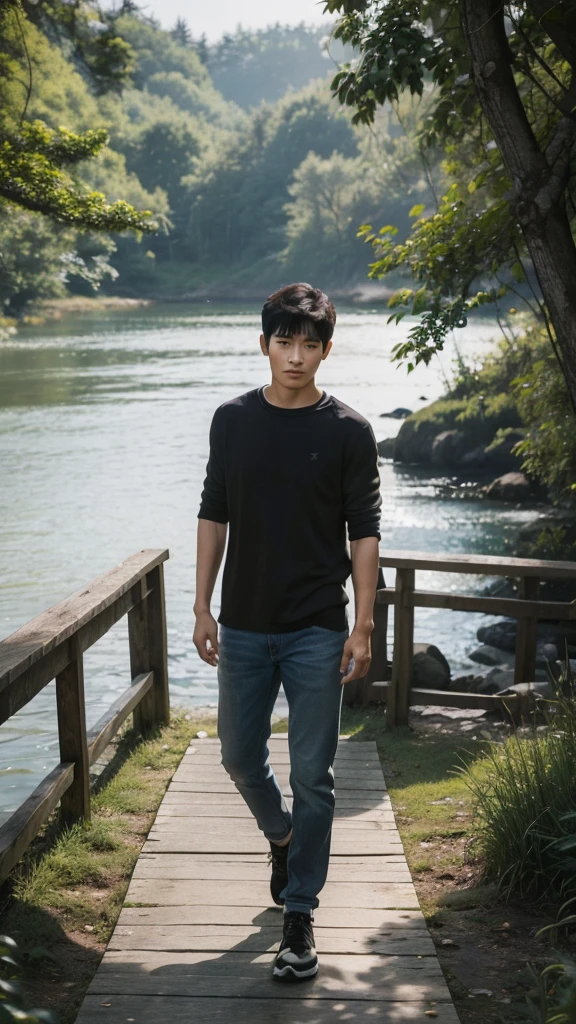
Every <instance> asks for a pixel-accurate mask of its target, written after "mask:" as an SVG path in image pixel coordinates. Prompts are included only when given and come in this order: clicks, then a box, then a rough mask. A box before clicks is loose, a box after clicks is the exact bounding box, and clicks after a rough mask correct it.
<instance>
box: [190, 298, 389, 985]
mask: <svg viewBox="0 0 576 1024" xmlns="http://www.w3.org/2000/svg"><path fill="white" fill-rule="evenodd" d="M335 322H336V313H335V310H334V306H333V305H332V303H331V302H330V300H329V299H328V297H327V296H326V295H325V294H324V293H323V292H321V291H319V289H317V288H312V287H311V286H310V285H309V284H293V285H289V286H287V287H286V288H282V289H280V291H278V292H275V293H274V294H273V295H271V296H270V298H269V299H268V300H267V301H266V303H265V304H264V308H263V310H262V334H261V336H260V347H261V349H262V353H263V354H264V355H265V356H266V357H267V358H268V359H269V361H270V370H271V373H272V380H271V383H270V384H269V385H268V387H262V388H258V389H256V390H254V391H249V392H247V394H244V395H240V397H239V398H235V399H233V400H232V401H230V402H225V403H224V405H221V406H220V408H219V409H217V410H216V412H215V414H214V419H213V421H212V427H211V430H210V458H209V461H208V466H207V476H206V480H205V484H204V490H203V493H202V500H201V505H200V512H199V517H198V518H199V523H198V560H197V581H196V601H195V606H194V612H195V615H196V627H195V630H194V643H195V645H196V647H197V649H198V653H199V654H200V657H201V658H202V659H203V661H205V662H206V663H207V664H208V665H217V666H218V691H219V697H218V733H219V736H220V740H221V743H222V763H223V765H224V767H225V768H226V771H227V772H228V774H229V775H230V777H231V778H232V780H233V781H234V782H235V784H236V787H237V789H238V791H239V792H240V793H241V795H242V796H243V798H244V800H245V801H246V803H247V804H248V806H249V808H250V809H251V811H252V813H253V814H254V817H255V818H256V821H257V823H258V825H259V827H260V828H261V829H262V831H263V833H264V835H265V836H266V838H267V839H268V840H269V842H270V848H271V860H272V879H271V883H270V889H271V894H272V898H273V900H274V902H275V903H277V904H278V905H282V904H284V934H283V938H282V942H281V944H280V951H279V953H278V955H277V957H276V961H275V965H274V975H275V976H276V977H278V978H294V977H295V978H306V977H310V976H311V975H313V974H315V973H316V971H317V970H318V960H317V956H316V952H315V949H314V936H313V931H312V920H313V911H314V908H315V907H317V906H318V902H319V901H318V893H319V892H320V890H321V889H322V887H323V885H324V883H325V881H326V874H327V871H328V858H329V852H330V835H331V829H332V819H333V815H334V775H333V771H332V762H333V760H334V755H335V753H336V746H337V743H338V733H339V724H340V706H341V700H342V683H348V682H350V681H351V680H352V679H358V678H361V677H362V676H364V675H365V674H366V672H367V670H368V667H369V664H370V637H371V633H372V629H373V620H372V609H373V604H374V595H375V592H376V584H377V576H378V541H379V539H380V532H379V522H380V501H381V499H380V481H379V476H378V468H377V450H376V442H375V439H374V434H373V432H372V430H371V428H370V425H369V424H368V423H367V422H366V420H365V419H364V418H363V417H362V416H360V415H359V414H358V413H357V412H354V410H353V409H350V408H349V407H348V406H346V405H344V404H343V403H342V402H340V401H338V399H336V398H334V397H332V396H330V395H328V394H326V393H325V392H322V391H320V390H319V389H318V388H317V387H316V383H315V375H316V372H317V370H318V368H319V366H320V363H321V362H322V361H323V360H324V359H326V358H327V356H328V354H329V352H330V349H331V347H332V340H331V339H332V335H333V332H334V325H335ZM228 524H229V526H230V538H229V541H228V552H227V556H226V564H225V567H224V577H223V583H222V602H221V613H220V616H219V623H220V632H219V636H218V627H217V624H216V621H215V620H214V618H213V616H212V614H211V611H210V602H211V598H212V592H213V589H214V584H215V580H216V576H217V573H218V569H219V566H220V562H221V560H222V556H223V553H224V547H225V544H226V534H227V526H228ZM346 526H347V529H348V538H349V540H350V552H351V557H350V555H349V554H348V550H347V546H346ZM350 571H352V581H353V585H354V595H355V606H356V616H355V625H354V628H353V630H352V633H351V634H350V636H349V635H348V626H347V616H346V604H347V603H348V597H347V595H346V591H345V586H344V585H345V581H346V579H347V577H348V576H349V575H350ZM280 682H282V684H283V687H284V692H285V694H286V699H287V701H288V708H289V718H288V743H289V747H290V785H291V788H292V793H293V796H294V806H293V811H292V813H290V811H289V809H288V807H287V804H286V802H285V800H284V797H283V795H282V793H281V791H280V788H279V786H278V783H277V781H276V778H275V776H274V772H273V770H272V768H271V766H270V765H269V763H268V755H269V750H268V746H267V741H268V738H269V736H270V731H271V728H270V718H271V714H272V710H273V707H274V702H275V700H276V696H277V694H278V689H279V686H280Z"/></svg>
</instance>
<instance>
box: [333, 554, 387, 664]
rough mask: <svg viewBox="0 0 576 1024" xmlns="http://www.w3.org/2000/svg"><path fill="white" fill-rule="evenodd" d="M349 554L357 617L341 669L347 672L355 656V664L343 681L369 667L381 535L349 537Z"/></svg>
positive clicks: (343, 653)
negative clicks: (353, 538)
mask: <svg viewBox="0 0 576 1024" xmlns="http://www.w3.org/2000/svg"><path fill="white" fill-rule="evenodd" d="M350 554H351V558H352V584H353V586H354V601H355V606H356V619H355V624H354V629H353V630H352V632H351V634H350V636H349V637H348V639H347V641H346V643H345V644H344V650H343V652H342V663H341V665H340V671H341V672H346V670H347V668H348V664H349V662H350V659H351V658H354V667H353V669H352V671H351V672H350V673H349V674H347V675H345V676H344V678H343V679H342V683H349V682H351V681H352V680H353V679H362V678H363V677H364V676H365V675H366V673H367V671H368V669H369V668H370V660H371V657H372V655H371V650H370V640H371V636H372V631H373V629H374V618H373V615H374V598H375V597H376V587H377V585H378V537H362V538H361V539H360V540H353V541H350Z"/></svg>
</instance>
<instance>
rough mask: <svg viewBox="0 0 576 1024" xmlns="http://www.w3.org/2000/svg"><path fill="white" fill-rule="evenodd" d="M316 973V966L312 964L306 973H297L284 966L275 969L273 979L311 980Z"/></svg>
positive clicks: (293, 969) (292, 968) (291, 968)
mask: <svg viewBox="0 0 576 1024" xmlns="http://www.w3.org/2000/svg"><path fill="white" fill-rule="evenodd" d="M317 973H318V964H314V966H313V967H309V968H308V970H307V971H298V970H295V968H294V967H290V966H289V965H286V967H275V968H274V977H275V978H298V979H299V978H312V977H313V976H314V975H315V974H317Z"/></svg>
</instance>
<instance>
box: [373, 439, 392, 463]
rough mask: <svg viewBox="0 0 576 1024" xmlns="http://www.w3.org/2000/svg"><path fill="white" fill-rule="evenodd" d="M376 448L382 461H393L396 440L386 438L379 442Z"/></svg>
mask: <svg viewBox="0 0 576 1024" xmlns="http://www.w3.org/2000/svg"><path fill="white" fill-rule="evenodd" d="M376 447H377V449H378V455H379V456H380V458H381V459H393V458H394V449H395V447H396V438H395V437H385V438H384V440H383V441H378V443H377V445H376Z"/></svg>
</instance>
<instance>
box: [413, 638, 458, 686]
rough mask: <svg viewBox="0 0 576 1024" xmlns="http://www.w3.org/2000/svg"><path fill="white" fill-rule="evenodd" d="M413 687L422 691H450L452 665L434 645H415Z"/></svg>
mask: <svg viewBox="0 0 576 1024" xmlns="http://www.w3.org/2000/svg"><path fill="white" fill-rule="evenodd" d="M412 686H413V687H416V688H417V689H421V690H448V689H449V687H450V665H449V664H448V662H447V661H446V658H445V657H444V655H443V654H442V651H441V650H440V649H439V648H438V647H436V646H435V645H434V644H414V662H413V668H412Z"/></svg>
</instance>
